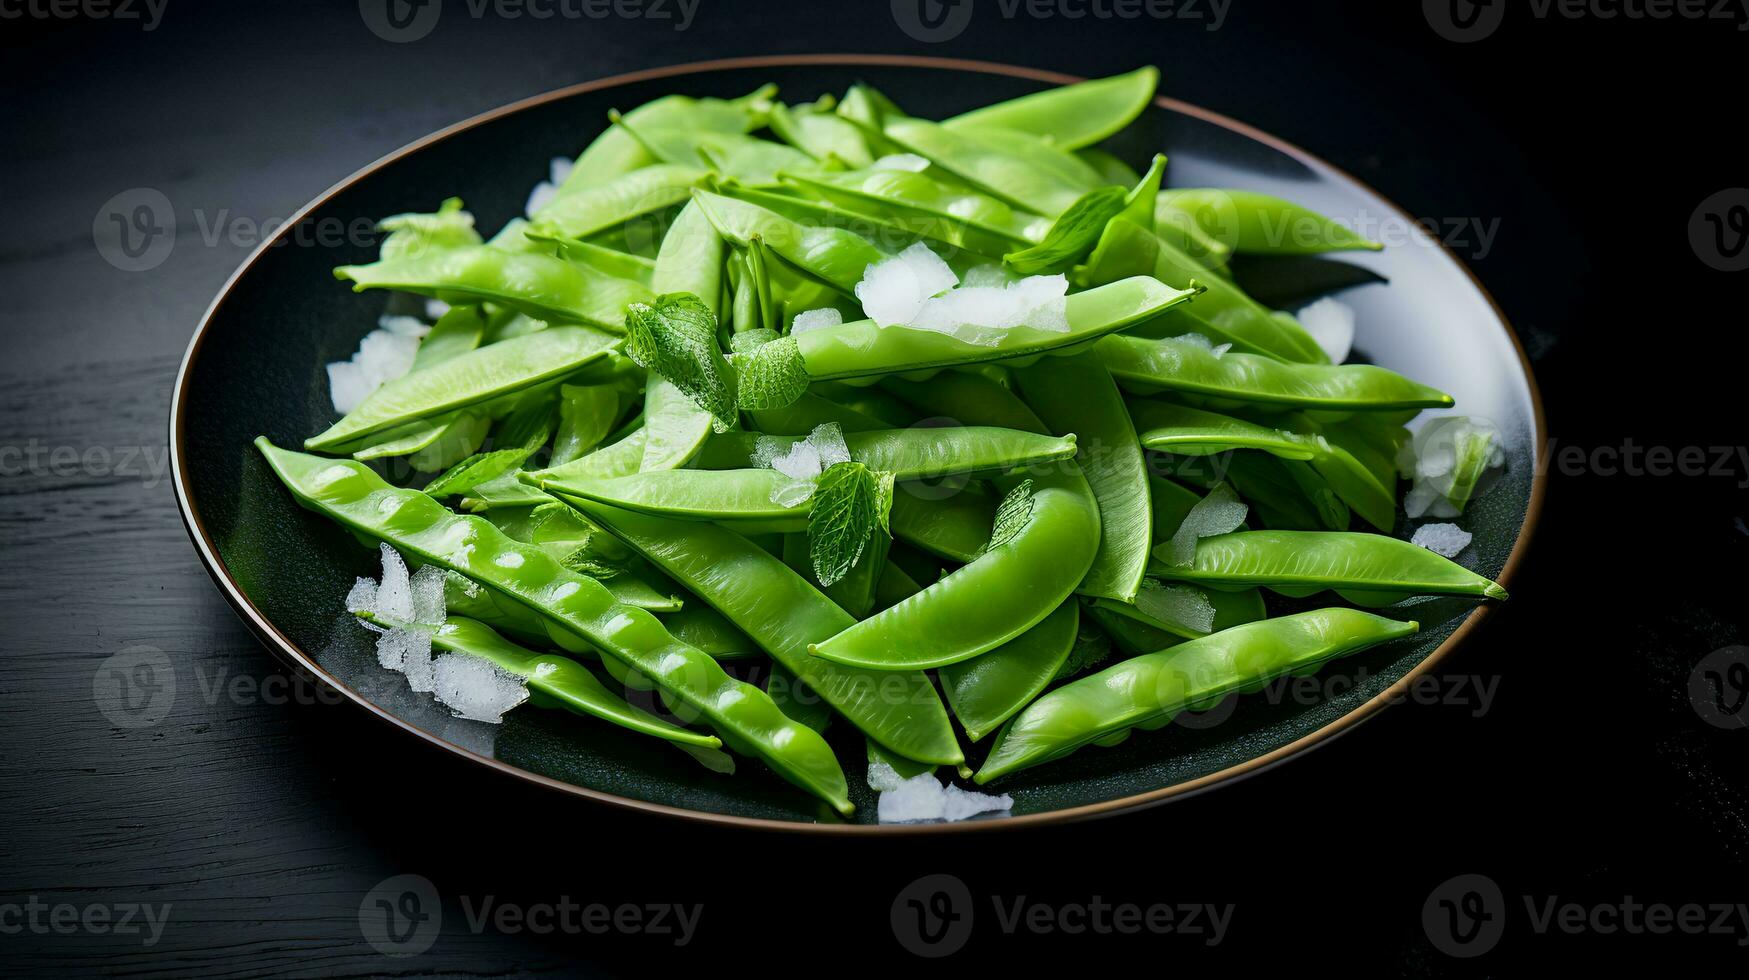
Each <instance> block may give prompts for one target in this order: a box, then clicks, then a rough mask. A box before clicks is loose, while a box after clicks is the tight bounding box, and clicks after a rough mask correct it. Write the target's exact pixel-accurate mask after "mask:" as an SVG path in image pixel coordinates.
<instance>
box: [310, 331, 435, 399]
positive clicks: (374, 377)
mask: <svg viewBox="0 0 1749 980" xmlns="http://www.w3.org/2000/svg"><path fill="white" fill-rule="evenodd" d="M430 330H431V328H430V327H428V326H426V325H425V324H424V323H422V322H420V321H419V320H417V319H415V318H414V317H410V316H385V317H383V318H382V319H381V320H379V321H378V323H377V329H375V330H372V331H371V332H370V333H367V334H365V335H364V337H363V339H361V340H360V341H359V342H358V350H357V352H356V353H354V354H353V355H352V357H351V359H349V360H345V361H330V362H329V363H328V399H329V401H331V402H332V403H333V404H334V410H335V411H336V412H339V413H340V414H342V415H345V414H347V413H349V412H351V411H352V410H353V409H355V408H357V407H358V406H359V403H361V402H363V401H364V400H365V399H366V398H368V397H370V394H371V393H372V392H374V391H376V390H377V389H378V388H380V387H382V386H383V383H384V382H388V381H393V380H394V379H396V378H399V377H401V376H402V375H404V374H406V373H407V372H408V371H411V370H412V369H413V358H414V357H415V356H417V355H418V353H419V339H420V338H421V337H423V336H425V334H427V333H428V332H430Z"/></svg>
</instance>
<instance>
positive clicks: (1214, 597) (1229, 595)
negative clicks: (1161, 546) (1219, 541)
mask: <svg viewBox="0 0 1749 980" xmlns="http://www.w3.org/2000/svg"><path fill="white" fill-rule="evenodd" d="M1153 587H1154V584H1150V585H1149V586H1146V587H1145V588H1153ZM1162 588H1181V589H1192V590H1195V591H1196V592H1200V593H1202V595H1203V596H1204V597H1206V598H1207V599H1208V601H1209V604H1210V605H1211V606H1213V607H1214V613H1215V616H1214V626H1213V628H1212V629H1203V628H1201V625H1200V624H1193V623H1187V622H1185V621H1184V620H1183V619H1181V618H1178V617H1176V616H1173V615H1162V614H1160V613H1161V612H1162V610H1160V609H1159V608H1158V607H1152V606H1151V607H1150V608H1149V609H1143V608H1141V607H1140V606H1139V605H1131V604H1129V603H1125V602H1114V601H1112V600H1110V599H1094V600H1092V603H1091V605H1092V606H1093V608H1095V609H1103V610H1106V611H1107V612H1111V613H1115V614H1116V615H1118V616H1122V617H1124V618H1126V619H1130V620H1133V621H1135V622H1138V623H1141V624H1142V625H1143V626H1147V627H1149V628H1150V629H1155V630H1159V631H1161V632H1163V633H1171V634H1172V635H1174V636H1178V637H1182V638H1183V639H1186V640H1194V639H1196V638H1197V637H1199V636H1207V635H1209V634H1210V633H1219V632H1220V631H1221V630H1224V629H1231V628H1233V627H1234V626H1243V625H1244V624H1246V623H1254V622H1256V621H1258V620H1259V619H1266V618H1268V616H1269V612H1268V610H1267V609H1265V608H1264V605H1263V593H1261V592H1259V591H1257V590H1256V589H1245V590H1244V591H1242V592H1224V591H1221V590H1220V589H1197V588H1196V586H1193V585H1177V586H1162ZM1145 652H1149V653H1151V652H1153V651H1151V650H1150V651H1145Z"/></svg>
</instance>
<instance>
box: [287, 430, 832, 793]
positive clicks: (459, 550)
mask: <svg viewBox="0 0 1749 980" xmlns="http://www.w3.org/2000/svg"><path fill="white" fill-rule="evenodd" d="M255 446H256V448H257V449H259V450H260V451H261V453H262V455H263V456H265V457H266V458H267V461H268V463H269V465H270V466H272V468H273V470H274V472H275V473H276V474H277V475H278V476H279V478H280V480H281V481H282V482H283V483H284V484H285V485H286V488H287V489H288V490H290V491H291V492H292V494H293V495H294V496H295V497H297V499H298V502H299V503H300V504H302V505H303V506H305V507H306V508H309V509H311V510H314V511H316V512H317V513H319V514H322V515H324V516H326V517H329V518H330V519H332V520H335V521H337V522H339V523H340V524H342V525H344V526H346V527H348V528H350V529H352V530H354V531H357V532H361V533H364V534H368V535H370V536H372V537H375V538H378V539H380V540H382V541H384V542H387V543H388V544H390V545H391V546H393V547H394V548H396V549H397V550H399V551H401V552H402V553H403V554H406V555H410V556H413V557H415V558H417V559H418V560H420V561H422V562H425V563H428V564H435V565H438V566H440V567H442V568H446V569H449V570H450V571H453V572H457V573H459V574H461V575H464V576H466V577H468V578H470V579H472V580H474V581H475V582H478V583H480V584H481V585H483V586H485V587H487V588H489V589H491V590H493V591H494V592H495V593H499V594H502V595H504V596H507V597H509V598H511V599H513V600H515V601H517V602H520V603H522V604H524V605H526V606H528V607H529V608H530V609H532V610H533V611H535V612H536V613H538V614H540V616H541V617H542V618H543V619H544V620H546V622H547V625H548V629H549V632H555V634H556V635H566V634H569V635H572V636H574V637H580V638H581V639H582V640H583V641H586V642H587V643H588V644H589V645H591V646H594V647H595V648H598V649H599V650H600V651H601V652H602V653H604V654H606V655H607V656H610V657H613V658H614V659H616V660H618V661H620V662H621V663H623V664H624V665H625V666H627V667H629V668H632V669H635V670H636V671H638V672H639V673H641V674H643V675H644V676H645V677H648V678H649V679H651V680H652V681H654V682H655V683H656V685H657V686H658V688H660V690H661V691H662V694H663V696H664V698H665V699H666V700H667V701H668V702H669V703H670V704H673V705H681V706H684V707H685V709H687V710H688V711H689V712H693V713H696V714H697V715H698V717H699V718H701V719H702V720H703V721H705V722H707V723H708V724H710V726H711V727H712V728H714V729H715V730H716V732H717V734H718V735H719V736H720V737H721V738H722V739H723V741H724V742H725V743H726V744H727V745H728V746H729V747H730V748H733V749H735V750H736V751H738V752H743V753H747V754H752V755H756V756H758V757H759V758H761V759H763V760H765V762H766V763H767V764H769V765H770V766H771V768H772V769H773V770H775V771H776V772H777V773H778V774H779V775H781V776H783V777H784V778H786V779H788V780H790V781H791V782H793V783H795V784H796V785H797V786H800V787H802V788H803V789H805V790H807V791H808V792H810V793H813V794H814V795H816V796H818V797H819V798H820V799H822V800H825V801H826V802H827V803H829V804H830V805H831V806H832V807H833V808H834V809H836V810H837V811H839V812H840V813H844V814H849V813H851V812H852V811H853V809H854V808H853V807H852V806H851V804H850V800H849V797H848V787H847V786H846V784H845V780H844V771H843V770H842V769H840V768H839V766H838V760H837V758H836V757H835V756H833V754H832V749H831V748H830V747H829V746H827V744H826V742H825V741H824V740H823V739H821V738H820V736H819V735H818V734H816V733H815V732H813V731H811V730H809V729H808V728H806V727H805V726H802V725H798V724H796V723H795V722H794V721H792V720H790V719H789V718H788V717H787V716H785V715H784V713H783V712H782V711H781V710H779V709H778V707H777V705H776V704H774V703H773V702H772V700H771V698H770V697H769V696H767V695H766V693H765V692H764V691H761V690H760V689H758V688H757V687H754V686H753V685H751V684H748V683H745V682H743V681H738V680H735V679H734V678H732V677H730V676H729V675H727V674H725V673H724V672H723V669H722V668H721V667H720V666H718V665H717V662H716V661H715V660H712V659H711V658H710V656H709V655H708V654H706V653H704V652H703V651H701V650H698V649H696V648H693V647H690V646H687V645H686V644H684V643H681V642H679V641H677V640H675V639H674V637H672V636H670V635H669V634H668V632H667V631H666V630H664V629H663V628H662V624H661V621H660V620H658V619H656V617H655V616H654V615H653V614H652V613H650V612H648V611H647V610H643V609H636V608H633V607H631V606H627V605H624V604H622V603H619V602H616V601H615V600H614V598H613V595H612V593H610V592H608V590H607V589H606V588H605V587H604V586H602V585H601V583H599V582H596V581H595V580H594V579H591V578H588V577H586V576H583V575H579V574H577V573H575V572H572V571H570V570H568V569H566V568H565V567H564V566H563V565H562V564H560V563H559V561H558V559H556V558H554V557H552V556H551V555H549V554H547V553H546V552H545V551H543V550H542V549H541V548H539V547H538V546H535V545H529V544H522V543H521V542H518V541H515V540H513V539H511V538H510V537H508V536H506V535H505V534H504V533H503V532H501V531H499V530H498V529H497V528H495V527H493V526H492V525H491V524H490V523H489V522H487V521H485V520H484V519H482V518H478V517H469V516H462V515H457V514H454V513H451V512H450V511H449V510H447V509H445V508H444V506H443V505H442V504H440V503H438V502H437V501H435V500H432V499H431V498H430V497H429V496H427V495H425V494H423V493H420V492H419V491H417V490H404V489H400V488H397V487H393V486H390V485H389V484H388V483H386V482H384V481H383V480H382V478H381V477H379V476H377V475H376V474H375V473H373V472H372V471H371V470H370V469H369V468H368V467H366V466H365V465H364V464H362V463H357V462H353V461H350V460H332V459H323V458H321V457H318V456H309V455H305V454H303V453H296V452H290V451H288V450H283V449H279V448H278V447H276V446H274V445H273V444H272V443H270V442H268V441H267V439H266V438H260V439H257V440H256V441H255Z"/></svg>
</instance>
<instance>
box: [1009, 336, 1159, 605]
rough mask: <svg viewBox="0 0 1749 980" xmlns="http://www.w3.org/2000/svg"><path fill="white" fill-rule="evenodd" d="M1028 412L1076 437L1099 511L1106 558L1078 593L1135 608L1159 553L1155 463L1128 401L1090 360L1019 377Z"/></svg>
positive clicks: (1096, 560) (1101, 554)
mask: <svg viewBox="0 0 1749 980" xmlns="http://www.w3.org/2000/svg"><path fill="white" fill-rule="evenodd" d="M1014 377H1015V380H1016V381H1018V382H1019V384H1020V391H1021V394H1023V395H1024V396H1025V397H1026V401H1027V404H1029V405H1031V406H1032V408H1033V409H1035V410H1036V411H1037V412H1038V413H1039V415H1040V417H1042V418H1043V419H1044V421H1045V423H1046V424H1048V425H1049V426H1050V427H1051V431H1053V432H1060V433H1061V432H1073V433H1076V435H1077V437H1078V439H1079V440H1080V444H1081V445H1082V446H1083V447H1085V448H1083V449H1082V451H1081V452H1080V454H1079V455H1078V456H1077V457H1076V463H1077V465H1079V466H1080V468H1081V472H1082V474H1083V475H1084V476H1086V478H1087V483H1088V485H1089V487H1091V488H1092V491H1093V498H1094V500H1096V501H1097V502H1098V504H1099V550H1098V551H1097V552H1095V553H1094V556H1093V567H1092V568H1090V569H1088V571H1087V577H1086V578H1085V579H1083V580H1082V582H1081V584H1080V586H1078V587H1077V588H1076V589H1075V591H1076V592H1077V593H1078V594H1080V595H1085V596H1105V597H1107V598H1111V599H1116V600H1118V601H1120V602H1133V601H1134V600H1135V598H1136V590H1137V589H1139V588H1141V585H1142V575H1143V573H1144V572H1146V571H1147V568H1148V551H1149V549H1150V548H1152V547H1153V540H1152V520H1151V512H1150V509H1149V504H1148V463H1147V460H1145V459H1143V458H1142V449H1141V445H1140V444H1138V443H1137V442H1136V430H1135V427H1134V426H1133V425H1131V424H1130V413H1129V411H1128V410H1126V409H1125V408H1124V402H1123V395H1122V394H1120V393H1119V392H1118V390H1117V385H1116V383H1114V382H1113V381H1112V380H1111V374H1110V373H1109V372H1107V371H1106V370H1105V368H1104V366H1102V365H1101V364H1100V363H1099V362H1098V361H1096V360H1092V359H1090V358H1089V357H1087V356H1085V355H1083V356H1081V357H1071V358H1062V359H1060V360H1057V361H1055V362H1053V363H1050V364H1039V365H1035V366H1033V367H1030V368H1021V369H1019V370H1017V371H1015V373H1014Z"/></svg>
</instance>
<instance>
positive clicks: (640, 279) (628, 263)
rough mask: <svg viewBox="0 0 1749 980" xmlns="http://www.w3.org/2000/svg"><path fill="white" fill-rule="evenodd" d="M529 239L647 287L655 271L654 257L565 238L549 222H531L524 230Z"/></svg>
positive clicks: (564, 257) (617, 276)
mask: <svg viewBox="0 0 1749 980" xmlns="http://www.w3.org/2000/svg"><path fill="white" fill-rule="evenodd" d="M526 234H527V235H528V237H529V239H530V240H532V241H537V242H545V243H546V244H548V245H551V246H552V247H553V249H554V250H555V253H556V254H557V255H558V256H559V258H562V259H565V260H567V261H570V262H577V263H580V264H582V265H586V266H588V267H589V268H591V269H593V270H595V271H596V272H599V273H601V274H603V275H608V276H614V277H616V278H619V279H630V280H631V281H633V282H635V283H637V284H639V285H641V286H643V287H644V288H646V289H648V288H649V286H650V280H651V278H652V277H653V276H654V275H655V274H656V260H655V259H646V258H644V257H643V256H642V255H633V254H632V253H630V252H622V251H620V250H619V249H617V248H608V247H607V246H605V245H597V244H595V243H594V242H586V241H584V240H583V239H581V238H566V237H564V236H563V235H560V234H559V233H558V231H556V230H555V229H553V228H552V226H550V225H538V224H537V225H531V226H530V227H529V229H528V231H527V233H526Z"/></svg>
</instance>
